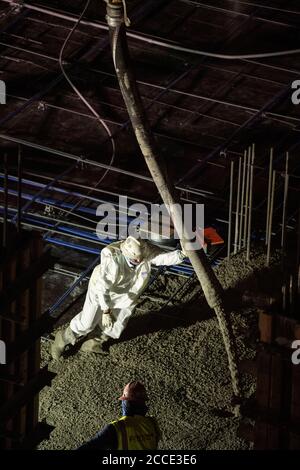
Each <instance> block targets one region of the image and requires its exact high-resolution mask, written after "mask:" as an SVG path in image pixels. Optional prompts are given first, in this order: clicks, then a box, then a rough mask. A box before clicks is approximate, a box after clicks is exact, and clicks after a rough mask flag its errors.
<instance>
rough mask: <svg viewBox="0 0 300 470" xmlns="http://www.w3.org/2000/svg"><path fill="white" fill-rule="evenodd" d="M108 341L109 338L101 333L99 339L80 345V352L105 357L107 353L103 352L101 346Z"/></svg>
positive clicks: (89, 340)
mask: <svg viewBox="0 0 300 470" xmlns="http://www.w3.org/2000/svg"><path fill="white" fill-rule="evenodd" d="M108 339H109V336H107V335H105V334H104V333H102V335H101V336H100V337H97V338H92V339H88V340H87V341H85V342H84V343H83V344H82V346H81V348H80V351H82V352H89V353H96V354H105V355H107V354H108V351H105V350H104V349H103V344H104V343H106V341H107V340H108Z"/></svg>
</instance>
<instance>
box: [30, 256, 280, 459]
mask: <svg viewBox="0 0 300 470" xmlns="http://www.w3.org/2000/svg"><path fill="white" fill-rule="evenodd" d="M274 263H275V261H274ZM276 269H277V268H276V267H274V265H273V267H272V268H271V272H272V270H273V271H274V272H276ZM268 272H269V271H268ZM217 274H218V278H219V279H220V281H221V283H222V285H223V287H224V288H225V289H226V292H227V297H228V299H227V302H228V303H231V307H232V308H231V314H230V319H231V321H232V324H233V328H234V333H235V336H236V340H237V347H238V357H239V360H240V361H242V360H244V359H252V358H254V357H255V348H256V344H257V337H258V335H257V313H256V310H255V308H253V307H251V306H246V305H242V304H241V302H240V298H241V295H242V293H243V292H244V291H245V289H248V290H249V289H250V290H251V289H252V290H253V292H255V290H256V289H258V286H261V284H262V280H263V279H265V278H266V277H268V279H269V281H268V282H271V278H272V276H271V275H270V272H269V275H268V276H266V270H265V256H264V254H262V253H261V252H260V251H258V252H256V253H254V254H252V259H251V262H250V263H249V262H246V261H245V257H244V254H240V255H235V256H234V257H232V259H231V260H230V261H225V262H223V263H222V265H221V266H219V267H218V268H217ZM52 282H53V279H52ZM265 284H267V281H266V283H265ZM180 287H181V288H180ZM82 288H84V286H82ZM266 288H267V286H266ZM178 289H179V292H178ZM145 294H146V296H147V295H148V296H149V298H148V299H147V298H146V296H145V298H144V299H143V302H142V303H141V305H140V307H139V308H138V309H137V310H136V312H135V314H134V315H133V316H132V318H131V319H130V322H129V324H128V326H127V329H126V331H125V332H124V335H123V336H122V338H121V339H120V340H119V341H118V342H115V343H113V342H112V343H111V344H110V346H109V355H107V356H102V355H95V354H88V353H82V352H79V351H77V352H76V353H74V352H73V353H72V351H70V353H69V354H67V355H66V357H65V358H64V359H61V360H59V361H57V362H54V361H52V359H51V357H50V353H49V350H50V342H49V341H44V342H43V344H42V363H43V365H45V364H48V366H49V369H50V370H51V371H53V372H55V373H56V374H57V376H56V378H55V379H54V380H53V382H52V387H46V388H45V389H44V390H43V391H42V392H41V394H40V419H46V421H47V422H48V423H49V424H51V425H53V426H55V429H54V431H53V432H52V433H51V437H50V439H49V440H45V441H43V442H42V443H41V444H40V446H39V448H40V449H74V448H76V447H77V446H79V445H80V444H81V443H83V442H85V441H86V440H88V439H89V438H90V437H92V436H93V435H94V434H95V433H96V432H97V431H98V430H99V429H100V428H102V427H103V426H104V425H105V424H106V423H108V422H110V421H112V420H114V419H116V418H117V417H118V416H120V402H119V401H118V397H119V396H120V395H121V392H122V389H123V387H124V385H125V384H126V383H127V382H129V381H131V380H140V381H142V382H143V383H144V384H145V386H146V388H147V390H148V394H149V398H150V400H149V413H150V414H151V415H153V416H155V417H156V418H157V420H158V423H159V426H160V429H161V432H162V439H161V441H160V445H159V448H160V449H176V450H182V449H185V450H188V449H222V450H224V449H228V450H229V449H237V450H238V449H249V447H250V445H249V443H247V442H245V441H243V440H242V439H240V438H239V437H238V436H237V430H238V426H239V424H240V422H241V418H236V417H234V416H233V415H232V414H231V413H230V412H231V411H232V406H231V399H232V387H231V379H230V375H229V370H228V362H227V356H226V353H225V349H224V345H223V341H222V337H221V333H220V330H219V327H218V322H217V319H216V317H215V314H214V312H213V311H212V310H210V309H209V307H208V306H207V303H206V301H205V299H204V298H203V295H202V293H201V290H200V288H199V287H198V283H197V281H196V280H193V279H192V280H190V281H187V280H186V279H185V278H179V277H175V276H164V277H160V278H158V279H157V281H156V282H155V283H154V284H153V285H152V286H151V287H150V288H149V290H148V291H147V292H146V293H145ZM172 294H176V295H175V297H174V299H173V300H172V301H171V302H169V303H168V304H167V305H166V304H165V303H166V299H168V298H170V296H172ZM181 295H182V298H180V297H181ZM162 307H163V308H162ZM78 309H80V304H79V305H77V306H76V308H75V309H74V310H73V311H70V312H68V315H69V316H73V315H75V314H76V313H77V311H78ZM242 388H243V392H244V395H245V396H246V397H250V396H252V395H253V393H254V392H255V380H254V378H253V377H252V376H251V375H248V374H242Z"/></svg>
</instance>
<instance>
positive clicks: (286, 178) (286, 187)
mask: <svg viewBox="0 0 300 470" xmlns="http://www.w3.org/2000/svg"><path fill="white" fill-rule="evenodd" d="M288 191H289V153H288V152H287V154H286V162H285V175H284V195H283V209H282V228H281V248H282V249H283V256H284V251H285V240H286V209H287V199H288Z"/></svg>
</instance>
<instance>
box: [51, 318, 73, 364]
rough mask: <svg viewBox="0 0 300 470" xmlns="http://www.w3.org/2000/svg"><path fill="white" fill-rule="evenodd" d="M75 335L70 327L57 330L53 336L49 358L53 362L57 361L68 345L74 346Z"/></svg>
mask: <svg viewBox="0 0 300 470" xmlns="http://www.w3.org/2000/svg"><path fill="white" fill-rule="evenodd" d="M76 339H77V335H76V334H75V333H74V332H73V331H72V330H71V328H70V326H68V327H67V328H65V329H62V330H59V331H58V332H57V333H56V335H55V340H54V342H53V343H52V344H51V356H52V358H53V359H54V360H58V359H59V358H60V357H61V355H62V353H63V352H64V350H65V348H66V346H68V344H72V345H73V346H74V344H75V342H76Z"/></svg>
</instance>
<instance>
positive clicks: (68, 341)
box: [51, 236, 185, 359]
mask: <svg viewBox="0 0 300 470" xmlns="http://www.w3.org/2000/svg"><path fill="white" fill-rule="evenodd" d="M184 258H185V255H184V253H183V252H182V251H181V250H175V251H171V252H165V251H163V250H161V249H160V248H158V247H156V246H154V245H152V244H151V243H150V242H148V241H147V240H141V239H139V240H138V239H136V238H134V237H132V236H130V237H128V238H127V239H126V240H124V241H118V242H115V243H111V244H110V245H109V246H107V247H105V248H103V250H102V251H101V263H100V264H99V265H98V266H96V267H95V269H94V271H93V273H92V276H91V278H90V281H89V285H88V291H87V295H86V299H85V303H84V306H83V309H82V311H81V312H80V313H79V314H78V315H76V316H75V317H74V318H73V320H72V321H71V322H70V325H69V326H68V327H67V328H66V329H63V330H59V331H58V332H57V334H56V336H55V340H54V343H53V344H52V346H51V354H52V357H53V359H59V358H60V357H61V355H62V353H63V351H64V349H65V347H66V346H67V345H74V344H75V343H76V341H77V340H78V339H79V338H80V337H85V336H87V335H88V334H89V333H91V332H92V331H93V330H94V329H95V328H96V327H98V326H99V327H100V329H101V330H102V332H101V334H100V335H98V337H97V336H96V337H94V338H91V339H88V340H86V341H85V342H84V343H83V344H82V346H81V351H85V352H94V353H100V354H101V353H102V354H103V353H104V350H103V344H104V343H105V342H106V341H107V340H108V339H109V338H113V339H117V338H119V337H120V335H121V333H122V331H123V330H124V329H125V327H126V325H127V323H128V320H129V318H130V316H131V315H132V313H133V311H134V309H135V307H136V305H137V302H138V299H139V297H140V295H141V294H142V292H143V291H144V290H145V288H146V287H147V285H148V283H149V280H150V277H151V266H152V265H154V266H171V265H175V264H180V263H182V261H183V260H184Z"/></svg>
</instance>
